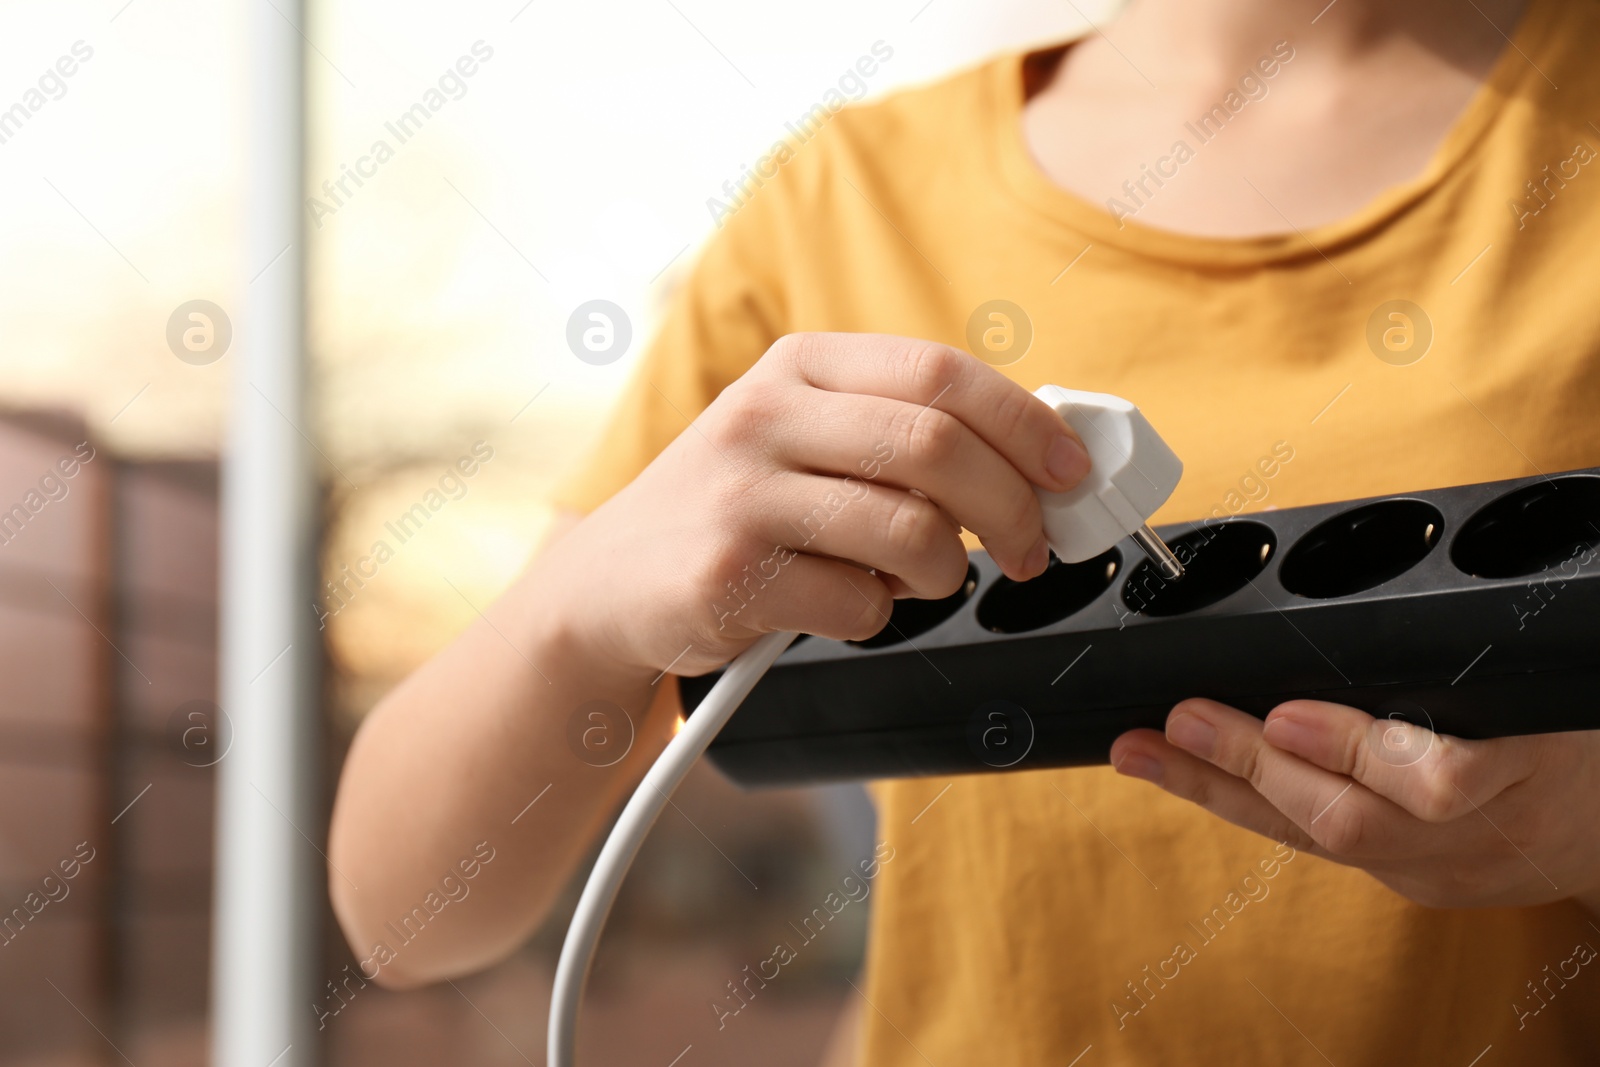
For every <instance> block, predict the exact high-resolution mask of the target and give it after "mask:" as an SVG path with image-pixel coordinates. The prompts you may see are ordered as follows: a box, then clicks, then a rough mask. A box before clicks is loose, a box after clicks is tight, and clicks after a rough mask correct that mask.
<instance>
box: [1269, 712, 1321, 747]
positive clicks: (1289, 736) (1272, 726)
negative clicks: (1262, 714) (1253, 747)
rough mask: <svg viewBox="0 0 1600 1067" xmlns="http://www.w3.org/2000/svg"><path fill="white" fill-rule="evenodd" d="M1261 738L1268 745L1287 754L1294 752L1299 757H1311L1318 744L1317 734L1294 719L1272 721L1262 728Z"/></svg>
mask: <svg viewBox="0 0 1600 1067" xmlns="http://www.w3.org/2000/svg"><path fill="white" fill-rule="evenodd" d="M1261 736H1262V737H1263V738H1265V739H1266V741H1267V744H1269V745H1271V746H1272V747H1274V748H1281V749H1283V750H1284V751H1285V752H1293V753H1294V754H1295V755H1297V756H1309V755H1311V753H1312V751H1313V749H1314V748H1315V747H1316V744H1317V733H1316V731H1315V730H1313V729H1311V728H1310V727H1309V726H1306V725H1305V724H1304V723H1300V722H1296V721H1295V720H1293V719H1272V720H1270V721H1268V723H1267V725H1266V726H1265V727H1263V728H1262V730H1261Z"/></svg>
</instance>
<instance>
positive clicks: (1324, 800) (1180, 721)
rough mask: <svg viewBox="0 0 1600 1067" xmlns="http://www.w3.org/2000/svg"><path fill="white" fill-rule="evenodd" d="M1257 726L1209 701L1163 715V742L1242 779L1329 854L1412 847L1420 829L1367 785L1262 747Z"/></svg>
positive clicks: (1381, 853)
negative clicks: (1164, 728)
mask: <svg viewBox="0 0 1600 1067" xmlns="http://www.w3.org/2000/svg"><path fill="white" fill-rule="evenodd" d="M1262 730H1263V724H1262V722H1261V720H1260V719H1257V718H1256V717H1255V716H1253V715H1247V714H1245V713H1244V712H1242V711H1239V710H1238V709H1236V708H1230V707H1228V706H1227V705H1226V704H1219V703H1217V702H1216V701H1214V700H1185V701H1183V702H1182V703H1180V704H1179V705H1178V706H1177V707H1175V708H1173V709H1172V713H1171V714H1170V715H1169V716H1167V732H1166V737H1167V740H1168V741H1169V742H1171V743H1172V744H1174V745H1176V746H1177V747H1178V748H1181V749H1183V750H1184V751H1186V752H1188V753H1189V754H1191V755H1193V756H1197V757H1199V758H1200V759H1203V760H1205V761H1206V762H1207V763H1210V764H1211V765H1212V766H1214V767H1217V768H1219V769H1220V770H1223V771H1226V772H1227V773H1229V774H1232V775H1234V776H1235V777H1238V778H1241V779H1243V780H1244V781H1246V782H1248V783H1249V784H1250V785H1251V786H1252V787H1253V788H1254V789H1255V791H1256V792H1258V793H1260V794H1261V795H1262V796H1263V797H1265V798H1266V799H1267V801H1268V802H1270V803H1271V804H1272V806H1273V807H1275V808H1277V809H1278V810H1279V811H1281V812H1283V813H1284V814H1285V815H1287V816H1288V817H1289V818H1290V819H1291V820H1293V822H1294V824H1295V825H1296V826H1298V827H1300V828H1301V829H1302V830H1304V831H1305V832H1306V833H1307V834H1309V835H1310V836H1311V837H1312V839H1313V840H1315V841H1316V842H1317V843H1318V844H1320V845H1321V846H1322V847H1323V848H1324V849H1325V850H1327V851H1328V852H1329V853H1332V854H1336V855H1342V856H1351V857H1357V858H1359V857H1377V858H1384V857H1390V856H1393V855H1395V854H1396V853H1398V852H1401V851H1405V850H1410V849H1414V848H1417V847H1418V841H1417V838H1418V837H1419V836H1420V835H1419V833H1418V830H1419V829H1420V826H1421V824H1420V823H1418V822H1417V820H1415V819H1414V818H1412V816H1411V815H1410V814H1408V813H1407V812H1405V811H1404V810H1402V809H1401V808H1400V807H1398V806H1397V805H1396V804H1394V803H1393V802H1391V801H1389V800H1385V799H1384V798H1382V797H1380V796H1378V795H1377V794H1376V793H1373V792H1372V791H1371V790H1369V789H1368V788H1367V787H1366V786H1364V785H1361V784H1360V783H1358V782H1356V781H1354V780H1353V779H1351V778H1347V777H1345V776H1344V775H1341V774H1335V773H1333V772H1332V771H1328V770H1326V769H1324V768H1322V767H1318V766H1317V765H1315V764H1313V763H1309V762H1307V761H1306V760H1303V759H1301V758H1300V757H1299V756H1296V755H1293V754H1291V753H1288V752H1285V751H1283V750H1282V749H1278V748H1275V747H1273V746H1272V745H1269V744H1267V742H1266V740H1265V738H1264V737H1263V736H1262Z"/></svg>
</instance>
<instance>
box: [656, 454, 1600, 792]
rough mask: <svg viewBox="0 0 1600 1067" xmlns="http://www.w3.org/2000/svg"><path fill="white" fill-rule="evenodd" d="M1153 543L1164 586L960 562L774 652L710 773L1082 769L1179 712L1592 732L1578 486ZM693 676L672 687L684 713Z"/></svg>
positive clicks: (1215, 525)
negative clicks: (1176, 571) (845, 630)
mask: <svg viewBox="0 0 1600 1067" xmlns="http://www.w3.org/2000/svg"><path fill="white" fill-rule="evenodd" d="M1159 532H1160V534H1161V535H1162V537H1163V539H1165V540H1166V541H1167V542H1168V544H1170V545H1172V546H1173V547H1174V549H1175V550H1176V551H1177V552H1178V554H1179V556H1180V558H1182V559H1183V561H1184V564H1185V566H1186V567H1187V568H1188V574H1187V575H1186V576H1185V577H1184V578H1183V579H1181V580H1180V581H1179V582H1177V583H1168V582H1166V581H1165V580H1164V579H1163V578H1161V577H1160V575H1159V572H1157V571H1156V570H1155V569H1154V567H1153V566H1151V565H1150V564H1149V562H1148V561H1147V560H1145V558H1144V556H1143V553H1142V552H1140V550H1139V549H1138V547H1137V546H1135V545H1134V544H1133V542H1132V541H1131V540H1129V541H1124V542H1123V543H1122V544H1120V545H1118V546H1117V547H1116V548H1114V549H1112V550H1111V551H1110V552H1108V553H1106V554H1105V555H1104V556H1101V557H1100V558H1099V559H1097V560H1092V561H1090V562H1089V563H1083V564H1072V565H1067V564H1060V563H1057V562H1052V565H1051V568H1050V569H1049V570H1047V571H1046V572H1045V573H1044V574H1043V575H1041V576H1040V577H1038V578H1036V579H1034V580H1032V581H1030V582H1025V583H1020V584H1019V583H1015V582H1011V581H1010V580H1009V579H1007V578H1005V577H1003V576H1002V575H1001V574H1000V573H999V569H998V568H997V567H996V566H995V564H994V562H993V561H992V560H990V559H989V557H988V555H987V554H986V553H982V552H974V553H972V554H971V564H972V565H971V568H970V569H969V571H968V581H967V583H966V585H965V587H964V588H963V590H962V591H961V592H959V593H957V594H956V595H955V596H954V597H951V598H949V599H948V600H946V601H936V602H929V601H912V600H902V601H897V602H896V606H895V609H894V612H893V617H892V619H891V621H890V624H889V625H888V626H886V627H885V628H884V631H883V633H882V634H880V635H879V636H878V637H876V638H874V639H872V640H871V641H867V642H862V643H861V644H851V643H843V642H838V641H830V640H826V639H822V638H816V637H811V638H803V639H801V640H799V641H797V642H796V643H795V644H794V645H793V646H791V647H790V649H789V650H788V651H787V652H785V653H784V655H783V656H782V657H781V658H780V659H779V660H778V661H777V663H776V664H775V665H774V666H773V668H772V670H771V671H770V672H769V673H768V674H767V676H766V677H765V678H763V679H762V681H761V682H760V684H759V685H757V686H756V688H755V690H754V691H753V692H752V693H751V694H750V696H749V698H748V699H747V700H746V701H745V704H744V706H743V707H742V708H741V709H740V710H739V711H738V713H737V714H735V715H734V717H733V718H732V720H731V721H730V722H729V724H728V725H727V727H725V728H724V729H723V731H722V733H721V735H720V736H719V737H718V738H717V739H716V741H715V742H714V743H713V744H712V746H711V749H710V756H711V759H712V761H713V762H714V763H715V764H716V765H717V767H718V768H720V769H721V770H722V771H723V772H724V773H725V774H727V775H728V776H729V777H730V778H732V779H733V780H734V781H736V782H738V783H740V784H742V785H747V786H758V785H795V784H802V783H807V782H819V781H828V780H839V779H861V778H901V777H916V776H921V775H931V774H964V773H974V772H983V771H993V770H1030V769H1036V768H1040V767H1059V766H1071V765H1081V764H1093V763H1104V762H1106V760H1107V758H1108V752H1109V749H1110V745H1111V742H1112V741H1113V740H1115V738H1116V737H1117V736H1118V735H1119V734H1121V733H1123V732H1124V731H1126V730H1129V729H1133V728H1135V727H1140V726H1148V727H1155V728H1158V729H1159V728H1160V727H1161V726H1162V724H1163V723H1164V721H1165V719H1166V716H1167V713H1168V711H1169V710H1171V708H1172V706H1173V704H1175V703H1177V702H1178V701H1180V700H1182V699H1184V698H1186V697H1191V696H1206V697H1211V698H1213V699H1216V700H1220V701H1223V702H1225V703H1228V704H1232V705H1234V706H1236V707H1239V708H1242V709H1243V710H1245V711H1248V712H1250V713H1252V714H1255V715H1265V714H1266V713H1267V712H1268V711H1269V710H1271V709H1272V708H1273V707H1274V706H1276V705H1277V704H1279V703H1281V702H1283V701H1285V700H1289V699H1293V698H1301V697H1309V698H1315V699H1322V700H1331V701H1336V702H1338V703H1342V704H1350V705H1354V706H1355V707H1358V708H1362V709H1364V710H1366V711H1369V712H1371V713H1373V714H1375V715H1389V716H1394V717H1396V718H1400V719H1404V720H1406V721H1410V722H1415V723H1419V724H1421V725H1425V726H1430V727H1431V728H1432V729H1434V730H1436V731H1438V732H1440V733H1448V734H1454V735H1456V736H1459V737H1469V738H1483V737H1498V736H1504V735H1510V734H1531V733H1544V732H1549V731H1556V730H1577V729H1595V728H1600V567H1597V566H1595V560H1596V558H1597V556H1600V551H1597V547H1596V546H1600V468H1589V469H1586V470H1582V471H1573V472H1568V473H1564V474H1559V475H1552V476H1549V477H1543V476H1541V477H1534V478H1523V479H1516V480H1512V481H1504V482H1491V483H1485V484H1481V485H1469V486H1461V487H1457V488H1449V489H1438V490H1429V491H1426V492H1418V493H1411V494H1406V495H1404V496H1398V497H1380V498H1371V499H1367V500H1359V501H1349V502H1344V503H1334V504H1319V505H1315V506H1311V507H1301V508H1289V509H1284V510H1281V511H1268V512H1262V513H1255V514H1250V515H1244V516H1240V517H1238V518H1232V519H1226V520H1218V521H1211V522H1205V523H1185V524H1178V525H1171V526H1164V527H1160V528H1159ZM775 580H777V581H781V580H782V578H781V576H780V577H779V578H777V579H775ZM997 631H1006V632H997ZM716 677H717V676H716V675H714V674H713V675H706V676H703V677H700V678H685V679H681V680H680V686H681V689H682V692H683V698H684V704H685V707H688V708H693V707H694V706H696V705H697V704H699V702H700V701H701V699H703V698H704V696H705V694H706V692H707V691H708V690H709V689H710V687H711V684H712V683H713V682H714V681H715V680H716Z"/></svg>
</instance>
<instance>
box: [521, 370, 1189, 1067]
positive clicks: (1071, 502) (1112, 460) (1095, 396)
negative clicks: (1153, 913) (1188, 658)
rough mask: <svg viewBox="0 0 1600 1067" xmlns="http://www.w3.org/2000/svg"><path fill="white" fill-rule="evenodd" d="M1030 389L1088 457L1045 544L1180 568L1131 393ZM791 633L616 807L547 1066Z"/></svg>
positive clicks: (1165, 492) (575, 939)
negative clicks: (624, 916) (633, 876)
mask: <svg viewBox="0 0 1600 1067" xmlns="http://www.w3.org/2000/svg"><path fill="white" fill-rule="evenodd" d="M1034 395H1035V396H1037V397H1039V399H1041V400H1043V401H1044V402H1045V403H1046V404H1048V405H1050V407H1051V408H1053V409H1054V410H1055V411H1056V413H1057V414H1058V415H1060V416H1061V417H1062V419H1064V420H1065V421H1066V422H1067V424H1068V425H1070V426H1071V427H1072V428H1073V429H1074V430H1075V431H1076V432H1077V434H1078V436H1079V438H1080V439H1082V441H1083V446H1084V448H1085V449H1087V450H1088V452H1089V459H1090V470H1089V474H1088V476H1087V477H1085V478H1084V479H1083V481H1082V482H1080V483H1079V484H1078V485H1077V486H1075V487H1073V488H1072V489H1070V490H1067V491H1066V492H1063V493H1052V492H1047V491H1046V490H1043V489H1038V490H1037V492H1038V494H1039V504H1040V507H1041V509H1042V511H1043V513H1044V533H1045V539H1046V540H1047V541H1048V542H1049V543H1050V548H1051V550H1052V551H1053V552H1055V554H1056V556H1057V557H1058V558H1059V559H1061V560H1063V561H1065V562H1067V563H1076V562H1081V561H1083V560H1087V559H1092V558H1094V557H1095V556H1097V555H1099V554H1100V553H1102V552H1104V551H1106V550H1107V549H1109V548H1110V547H1111V546H1112V545H1114V544H1116V543H1117V542H1118V541H1120V540H1122V538H1124V537H1127V536H1129V535H1132V536H1133V538H1134V540H1135V541H1136V542H1137V543H1138V545H1139V547H1140V548H1142V549H1144V551H1145V552H1146V553H1147V554H1148V555H1149V556H1150V558H1151V560H1152V561H1154V562H1155V563H1156V564H1157V565H1158V566H1160V567H1161V569H1162V571H1163V572H1164V573H1165V574H1166V575H1167V577H1168V578H1169V579H1171V580H1177V579H1178V578H1180V577H1182V575H1183V565H1182V563H1181V562H1180V561H1179V559H1178V557H1177V555H1176V554H1174V553H1173V551H1172V550H1171V549H1170V548H1168V547H1167V545H1166V544H1165V543H1164V542H1163V541H1162V540H1161V538H1160V537H1158V536H1157V535H1156V533H1155V531H1154V530H1151V529H1150V527H1149V526H1148V525H1147V524H1146V520H1148V519H1149V518H1150V516H1151V515H1152V514H1153V513H1154V512H1155V511H1156V509H1157V508H1159V507H1160V506H1161V505H1162V504H1163V503H1164V502H1165V501H1166V500H1167V498H1168V497H1170V496H1171V495H1172V491H1173V489H1174V488H1176V487H1177V484H1178V479H1179V478H1180V477H1182V475H1183V463H1182V462H1181V461H1180V460H1179V459H1178V457H1177V455H1176V454H1175V453H1174V452H1173V451H1172V449H1171V448H1170V447H1168V445H1167V443H1166V442H1165V441H1163V440H1162V439H1161V435H1160V434H1158V433H1156V431H1155V427H1153V426H1151V425H1150V422H1149V420H1148V419H1146V418H1145V417H1144V415H1143V414H1142V413H1141V412H1140V411H1139V409H1138V408H1136V407H1134V406H1133V405H1132V404H1130V403H1129V402H1128V401H1126V400H1123V399H1122V398H1121V397H1116V396H1110V395H1108V394H1106V393H1086V392H1082V391H1079V390H1073V389H1063V388H1061V387H1060V386H1056V385H1046V386H1043V387H1042V388H1040V389H1039V390H1038V391H1037V392H1036V393H1035V394H1034ZM795 636H796V635H795V634H791V633H776V634H767V635H766V636H765V637H763V638H761V639H760V640H759V641H757V642H756V643H755V644H753V645H751V646H750V647H749V648H747V649H745V650H744V652H742V653H741V654H740V655H739V656H738V657H737V658H736V659H735V660H734V661H733V662H732V663H730V664H729V665H728V669H727V671H726V672H725V673H724V674H723V675H722V677H721V678H719V679H718V680H717V684H716V685H714V686H712V687H711V692H709V693H707V694H706V698H705V700H703V701H701V703H700V706H699V707H697V708H695V710H694V714H692V715H690V716H689V718H688V720H687V721H686V722H685V723H684V726H683V729H682V730H680V731H678V736H677V737H674V738H673V739H672V741H671V742H670V743H669V744H668V745H667V747H666V749H665V750H664V751H663V752H662V753H661V755H660V757H659V758H657V760H656V762H655V765H654V766H652V767H651V768H650V770H649V772H648V773H646V774H645V776H644V781H642V782H640V783H639V788H638V789H636V790H634V792H633V796H632V797H630V798H629V800H628V805H627V807H625V808H623V809H622V815H621V816H620V817H619V818H618V819H617V825H616V826H614V827H612V829H611V836H609V837H607V838H606V843H605V847H604V848H602V849H601V850H600V858H599V859H598V860H596V861H595V865H594V870H593V871H592V872H590V874H589V881H588V884H586V885H585V886H584V887H583V895H582V896H581V897H579V898H578V910H577V912H576V913H575V914H574V915H573V916H572V925H571V926H569V927H567V939H566V941H565V942H563V943H562V946H561V961H560V962H559V963H558V964H557V965H556V984H555V989H554V990H553V991H552V992H551V995H550V1035H549V1042H548V1050H549V1058H548V1067H575V1062H574V1061H575V1057H576V1046H577V1029H578V1008H579V1007H580V1006H581V1003H582V1001H583V985H584V982H585V981H586V980H587V979H588V977H589V965H590V963H592V962H593V960H594V950H595V946H596V944H598V943H599V941H600V930H601V928H602V927H603V926H605V922H606V916H607V915H608V914H610V912H611V904H612V902H613V901H614V900H616V897H617V890H618V888H620V887H621V885H622V879H623V878H624V877H625V876H626V875H627V873H628V868H629V867H630V866H632V864H633V857H634V856H635V855H636V854H637V853H638V851H639V846H640V844H642V843H643V842H644V839H645V835H646V834H648V833H649V832H650V827H652V826H654V825H655V821H656V818H657V817H658V816H659V815H660V814H661V810H662V809H663V808H665V807H666V806H667V804H668V803H669V802H670V801H671V799H672V793H673V791H674V790H675V789H677V788H678V784H679V783H680V782H682V781H683V779H684V777H685V776H686V775H687V774H688V773H689V768H690V767H692V766H694V761H695V760H697V759H699V758H700V754H701V753H702V752H704V751H705V750H706V747H707V746H709V745H710V744H711V742H712V740H713V739H714V738H715V737H716V736H717V732H718V731H719V730H721V729H722V727H723V724H724V723H726V722H727V721H728V720H729V719H730V718H732V716H733V713H734V712H735V711H737V710H738V708H739V705H740V704H741V703H743V702H744V698H745V697H747V696H749V695H750V690H752V689H754V688H755V686H756V683H757V682H759V681H760V680H761V676H762V675H763V674H766V673H767V668H768V667H770V666H772V664H773V661H774V660H776V659H777V658H778V657H779V656H780V655H782V654H783V650H784V649H786V648H788V647H789V644H790V643H791V642H792V641H793V640H794V639H795Z"/></svg>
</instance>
